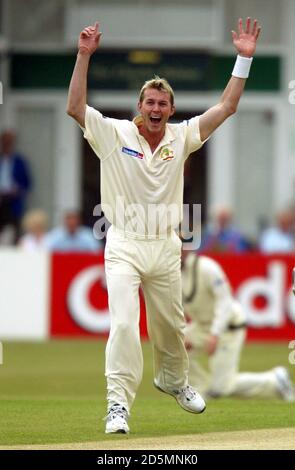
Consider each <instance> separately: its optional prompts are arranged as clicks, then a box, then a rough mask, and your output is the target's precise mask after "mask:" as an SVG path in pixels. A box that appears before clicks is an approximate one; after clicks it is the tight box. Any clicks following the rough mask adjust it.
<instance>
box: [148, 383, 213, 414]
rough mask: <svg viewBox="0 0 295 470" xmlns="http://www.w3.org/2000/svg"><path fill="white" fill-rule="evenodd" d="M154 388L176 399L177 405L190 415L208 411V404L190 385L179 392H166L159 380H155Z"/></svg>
mask: <svg viewBox="0 0 295 470" xmlns="http://www.w3.org/2000/svg"><path fill="white" fill-rule="evenodd" d="M154 386H155V387H156V388H157V389H158V390H160V391H161V392H164V393H168V395H171V396H172V397H174V398H175V400H176V401H177V403H178V404H179V405H180V406H181V407H182V408H183V409H184V410H186V411H189V412H190V413H203V411H205V409H206V403H205V402H204V400H203V398H202V397H201V395H200V394H199V393H198V392H197V391H196V390H195V389H194V388H193V387H191V386H190V385H186V386H185V387H182V388H180V389H179V390H172V391H170V390H165V389H164V388H163V387H162V385H161V386H160V385H159V383H158V381H157V379H154Z"/></svg>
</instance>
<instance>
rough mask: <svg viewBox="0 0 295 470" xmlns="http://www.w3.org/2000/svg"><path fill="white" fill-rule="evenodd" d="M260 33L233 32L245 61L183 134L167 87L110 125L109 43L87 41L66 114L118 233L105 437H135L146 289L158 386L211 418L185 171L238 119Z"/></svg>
mask: <svg viewBox="0 0 295 470" xmlns="http://www.w3.org/2000/svg"><path fill="white" fill-rule="evenodd" d="M259 33H260V26H258V23H257V20H255V21H254V22H253V24H251V19H250V18H248V19H247V20H246V23H245V29H244V26H243V21H242V20H241V19H240V20H239V24H238V32H234V31H233V32H232V38H233V43H234V45H235V47H236V49H237V52H238V57H237V60H236V63H235V66H234V69H233V73H232V77H231V78H230V80H229V82H228V85H227V86H226V88H225V90H224V92H223V94H222V96H221V98H220V101H219V103H217V104H216V105H215V106H213V107H212V108H210V109H209V110H208V111H206V112H205V113H204V114H203V115H202V116H200V117H199V116H196V117H194V118H192V119H190V120H186V121H183V122H182V123H179V124H170V123H168V120H169V118H170V117H171V116H172V115H173V114H174V112H175V104H174V93H173V90H172V88H171V86H170V85H169V83H168V82H167V81H166V80H165V79H162V78H159V77H156V78H154V79H152V80H149V81H147V82H146V83H145V84H144V85H143V87H142V89H141V91H140V93H139V100H138V111H139V115H138V116H137V117H136V118H135V119H134V120H133V121H132V122H131V121H127V120H117V119H112V118H107V117H104V116H103V115H102V114H101V113H100V112H99V111H97V110H95V109H94V108H92V107H90V106H88V105H87V73H88V66H89V61H90V57H91V55H92V54H93V53H94V52H95V51H96V50H97V48H98V46H99V43H100V39H101V34H102V33H101V32H100V31H99V25H98V23H95V25H94V26H88V27H87V28H85V29H84V30H83V31H82V32H81V34H80V37H79V43H78V55H77V61H76V64H75V68H74V71H73V76H72V80H71V83H70V87H69V96H68V107H67V112H68V114H69V115H70V116H72V117H73V118H74V119H75V120H76V121H77V123H78V124H79V125H80V127H81V128H82V130H83V132H84V137H85V139H87V140H88V142H89V144H90V145H91V147H92V148H93V150H94V152H95V153H96V155H97V156H98V158H100V161H101V202H102V209H103V211H104V213H105V215H106V217H107V219H108V220H109V222H110V223H111V227H110V229H109V231H108V233H107V242H106V249H105V269H106V279H107V289H108V296H109V309H110V315H111V330H110V335H109V339H108V342H107V347H106V372H105V374H106V379H107V402H108V414H107V417H106V433H127V432H129V426H128V422H127V421H128V418H129V416H130V410H131V407H132V404H133V402H134V399H135V395H136V392H137V389H138V386H139V384H140V382H141V378H142V372H143V358H142V350H141V343H140V335H139V314H140V311H139V295H138V290H139V287H140V285H141V286H142V288H143V292H144V296H145V303H146V309H147V322H148V332H149V337H150V340H151V343H152V347H153V354H154V385H155V386H156V387H157V388H158V389H159V390H161V391H162V392H164V393H167V394H169V395H172V396H173V397H174V398H175V399H176V401H177V402H178V404H179V405H180V406H181V407H182V408H183V409H185V410H186V411H189V412H192V413H201V412H202V411H204V410H205V406H206V405H205V402H204V400H203V398H202V397H201V395H199V393H198V392H197V391H196V390H194V389H193V388H192V387H191V386H190V385H189V384H188V357H187V353H186V349H185V344H184V327H185V319H184V314H183V308H182V301H181V266H180V264H181V262H180V258H181V241H180V239H179V237H178V236H177V235H176V232H175V228H177V227H178V226H179V223H180V221H181V219H182V204H183V170H184V163H185V160H186V159H187V157H188V156H189V155H190V153H192V152H194V151H196V150H197V149H199V148H200V147H201V146H202V145H203V143H204V142H205V141H206V140H207V139H208V138H209V137H210V135H211V134H212V132H213V131H214V130H215V129H217V128H218V127H219V126H220V125H221V124H222V123H223V122H224V121H225V120H226V119H227V118H228V117H229V116H231V115H232V114H233V113H235V111H236V109H237V106H238V103H239V99H240V97H241V95H242V92H243V89H244V86H245V82H246V78H247V77H248V74H249V70H250V66H251V62H252V56H253V54H254V52H255V49H256V41H257V38H258V36H259ZM110 80H111V77H110Z"/></svg>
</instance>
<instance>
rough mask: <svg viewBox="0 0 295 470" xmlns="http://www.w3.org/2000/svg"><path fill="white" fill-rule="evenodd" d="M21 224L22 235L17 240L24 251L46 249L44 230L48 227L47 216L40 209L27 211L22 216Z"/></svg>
mask: <svg viewBox="0 0 295 470" xmlns="http://www.w3.org/2000/svg"><path fill="white" fill-rule="evenodd" d="M22 226H23V230H24V235H23V236H22V237H21V239H20V241H19V246H20V247H21V248H23V249H24V250H26V251H36V250H40V249H46V248H47V246H46V232H47V229H48V216H47V214H46V212H44V211H43V210H41V209H34V210H31V211H29V212H27V213H26V214H25V216H24V218H23V221H22Z"/></svg>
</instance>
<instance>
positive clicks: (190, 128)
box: [184, 116, 206, 157]
mask: <svg viewBox="0 0 295 470" xmlns="http://www.w3.org/2000/svg"><path fill="white" fill-rule="evenodd" d="M199 119H200V116H195V117H193V118H191V119H187V120H186V121H184V122H185V125H186V142H185V145H186V157H188V156H189V154H190V153H192V152H195V151H196V150H198V149H199V148H201V147H202V145H203V144H204V142H206V141H202V140H201V137H200V128H199Z"/></svg>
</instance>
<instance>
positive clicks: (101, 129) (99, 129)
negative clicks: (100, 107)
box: [81, 106, 117, 160]
mask: <svg viewBox="0 0 295 470" xmlns="http://www.w3.org/2000/svg"><path fill="white" fill-rule="evenodd" d="M81 129H82V130H83V132H84V138H85V139H86V140H87V141H88V142H89V144H90V146H91V147H92V149H93V150H94V152H95V153H96V155H97V156H98V157H99V158H100V159H101V160H103V159H104V158H106V157H107V156H108V155H109V154H110V153H111V152H112V151H113V149H114V147H115V146H116V140H117V135H116V128H115V125H114V119H111V118H107V117H104V116H103V115H102V114H101V113H100V112H99V111H97V110H96V109H94V108H92V107H90V106H86V111H85V129H84V128H82V127H81Z"/></svg>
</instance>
